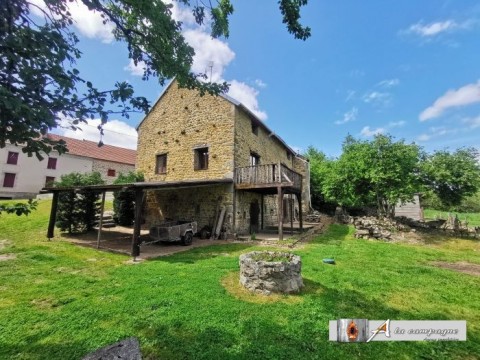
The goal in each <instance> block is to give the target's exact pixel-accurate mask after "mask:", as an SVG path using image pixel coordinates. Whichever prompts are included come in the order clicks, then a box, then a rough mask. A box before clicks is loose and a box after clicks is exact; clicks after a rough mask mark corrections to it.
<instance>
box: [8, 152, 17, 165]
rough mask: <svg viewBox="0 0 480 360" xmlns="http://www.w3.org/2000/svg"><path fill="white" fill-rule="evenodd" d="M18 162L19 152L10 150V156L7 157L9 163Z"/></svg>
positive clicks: (15, 163) (14, 163)
mask: <svg viewBox="0 0 480 360" xmlns="http://www.w3.org/2000/svg"><path fill="white" fill-rule="evenodd" d="M17 162H18V152H14V151H9V152H8V158H7V164H10V165H17Z"/></svg>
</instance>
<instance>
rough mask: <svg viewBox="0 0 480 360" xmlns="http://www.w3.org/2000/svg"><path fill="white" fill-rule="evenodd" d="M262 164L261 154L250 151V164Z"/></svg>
mask: <svg viewBox="0 0 480 360" xmlns="http://www.w3.org/2000/svg"><path fill="white" fill-rule="evenodd" d="M258 165H260V156H258V155H257V154H255V153H250V166H258Z"/></svg>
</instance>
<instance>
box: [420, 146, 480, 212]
mask: <svg viewBox="0 0 480 360" xmlns="http://www.w3.org/2000/svg"><path fill="white" fill-rule="evenodd" d="M478 161H479V153H478V151H477V150H476V149H474V148H464V149H458V150H456V151H455V152H453V153H450V152H448V151H446V150H441V151H436V152H434V153H433V154H431V155H429V156H427V157H426V159H425V161H423V162H422V178H423V181H424V183H425V185H426V186H427V187H428V188H429V189H430V190H431V191H432V192H433V193H434V194H435V195H436V196H437V197H438V199H439V200H440V201H441V203H442V204H443V206H445V207H446V208H449V209H450V208H451V207H453V206H458V205H460V204H461V202H462V201H463V200H464V199H465V198H467V197H469V196H473V195H475V194H476V193H477V192H478V191H479V190H480V165H479V162H478Z"/></svg>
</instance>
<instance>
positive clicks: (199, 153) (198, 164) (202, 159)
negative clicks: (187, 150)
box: [194, 147, 208, 170]
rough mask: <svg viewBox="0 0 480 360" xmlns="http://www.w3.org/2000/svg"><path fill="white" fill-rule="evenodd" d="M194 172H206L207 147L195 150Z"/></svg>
mask: <svg viewBox="0 0 480 360" xmlns="http://www.w3.org/2000/svg"><path fill="white" fill-rule="evenodd" d="M194 161H195V164H194V169H195V170H207V169H208V147H205V148H200V149H195V159H194Z"/></svg>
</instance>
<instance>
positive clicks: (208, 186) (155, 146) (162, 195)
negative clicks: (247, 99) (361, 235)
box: [137, 80, 310, 237]
mask: <svg viewBox="0 0 480 360" xmlns="http://www.w3.org/2000/svg"><path fill="white" fill-rule="evenodd" d="M137 130H138V147H137V170H138V171H141V172H143V173H144V175H145V181H146V184H150V185H149V187H148V188H146V196H145V199H146V201H145V205H144V219H145V222H146V226H147V227H148V226H151V225H154V224H156V223H159V222H162V221H164V220H169V219H174V220H182V219H183V220H191V219H193V220H195V221H197V222H198V226H199V229H200V228H202V227H204V226H212V225H214V224H215V222H216V219H218V218H223V230H224V231H225V233H226V234H227V235H233V234H248V233H255V232H258V231H261V230H262V229H264V228H265V227H267V226H271V225H273V226H278V231H279V234H280V237H282V226H283V225H282V224H283V222H289V221H293V220H298V221H299V222H301V221H302V213H303V212H305V211H307V210H308V207H309V204H310V191H309V189H310V175H309V164H308V161H307V160H306V159H305V158H304V157H302V156H300V155H298V154H297V153H296V152H295V151H294V150H293V149H292V148H291V147H289V146H288V145H287V144H286V143H285V142H284V141H283V140H282V139H281V138H280V137H279V136H278V135H277V134H275V133H274V132H273V131H272V130H270V129H269V128H268V127H267V126H266V125H265V124H264V123H263V122H262V121H261V120H259V119H258V118H257V116H255V115H254V114H253V113H252V112H251V111H250V110H248V109H247V108H246V107H245V106H244V105H242V104H241V103H239V102H238V101H236V100H234V99H232V98H230V97H229V96H226V95H220V96H211V95H204V96H201V95H200V94H199V93H198V92H197V91H196V90H188V89H181V88H179V87H178V86H177V82H176V81H175V80H174V81H172V82H171V83H170V84H169V85H168V86H167V87H166V89H165V90H164V92H163V93H162V94H161V96H160V98H159V99H158V101H157V102H156V103H155V105H154V106H153V107H152V109H151V110H150V112H149V113H148V114H147V116H146V117H145V118H144V119H143V121H142V122H141V123H140V125H139V126H138V128H137ZM222 213H223V216H222V215H221V214H222ZM219 215H220V216H219Z"/></svg>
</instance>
